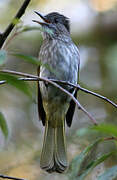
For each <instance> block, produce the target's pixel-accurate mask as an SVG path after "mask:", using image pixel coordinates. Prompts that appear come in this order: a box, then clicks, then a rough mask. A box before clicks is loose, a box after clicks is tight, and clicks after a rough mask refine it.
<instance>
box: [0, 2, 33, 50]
mask: <svg viewBox="0 0 117 180" xmlns="http://www.w3.org/2000/svg"><path fill="white" fill-rule="evenodd" d="M30 1H31V0H25V1H24V3H23V4H22V6H21V7H20V9H19V10H18V12H17V14H16V15H15V17H14V18H13V20H12V22H11V23H10V24H9V25H8V27H7V28H6V30H5V31H4V32H3V33H1V34H0V48H2V46H3V44H4V42H5V40H6V39H7V37H8V36H9V34H10V33H11V31H12V30H13V28H14V27H15V25H16V24H15V23H14V21H15V20H16V19H17V20H19V19H20V18H21V17H22V15H23V14H24V13H25V10H26V8H27V7H28V5H29V2H30Z"/></svg>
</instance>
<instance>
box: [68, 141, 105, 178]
mask: <svg viewBox="0 0 117 180" xmlns="http://www.w3.org/2000/svg"><path fill="white" fill-rule="evenodd" d="M102 141H103V139H98V140H96V141H95V142H94V143H93V144H90V145H89V146H87V147H86V148H85V149H84V150H83V151H82V152H81V153H80V154H79V155H78V156H76V157H75V158H74V159H73V160H72V162H71V164H70V166H69V170H68V172H67V174H68V176H69V177H70V179H73V180H75V179H77V176H78V174H79V176H80V174H82V173H83V171H84V170H85V168H86V167H87V166H88V165H89V162H91V161H92V159H91V157H92V156H95V152H96V148H97V145H98V144H99V143H100V142H102ZM87 163H88V164H87ZM79 176H78V177H79Z"/></svg>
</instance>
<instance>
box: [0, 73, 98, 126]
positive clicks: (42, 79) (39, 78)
mask: <svg viewBox="0 0 117 180" xmlns="http://www.w3.org/2000/svg"><path fill="white" fill-rule="evenodd" d="M0 72H4V73H10V74H13V75H19V76H24V77H28V78H37V79H38V81H46V82H48V83H50V84H52V85H53V86H55V87H57V88H59V89H60V90H61V91H63V92H64V93H66V94H67V95H68V96H70V97H71V98H72V99H73V101H74V102H75V103H76V105H77V106H78V108H79V109H81V110H82V111H83V112H84V113H85V114H86V115H87V116H88V117H89V118H90V119H91V121H92V122H93V123H94V124H95V125H97V124H98V123H97V122H96V120H95V119H94V118H93V117H92V115H91V114H90V113H89V112H87V111H86V110H85V108H84V107H83V106H82V105H81V104H80V103H79V101H78V100H77V99H76V98H75V97H74V96H73V95H72V94H71V93H70V92H69V91H67V90H66V89H64V88H63V87H61V86H60V85H58V84H56V83H55V82H53V81H51V80H50V79H47V78H44V77H38V76H35V75H31V74H27V73H22V72H16V71H10V70H0Z"/></svg>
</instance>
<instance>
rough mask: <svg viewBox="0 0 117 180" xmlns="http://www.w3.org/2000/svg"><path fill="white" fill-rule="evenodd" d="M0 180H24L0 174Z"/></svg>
mask: <svg viewBox="0 0 117 180" xmlns="http://www.w3.org/2000/svg"><path fill="white" fill-rule="evenodd" d="M0 178H3V179H13V180H24V179H21V178H16V177H11V176H6V175H3V174H0Z"/></svg>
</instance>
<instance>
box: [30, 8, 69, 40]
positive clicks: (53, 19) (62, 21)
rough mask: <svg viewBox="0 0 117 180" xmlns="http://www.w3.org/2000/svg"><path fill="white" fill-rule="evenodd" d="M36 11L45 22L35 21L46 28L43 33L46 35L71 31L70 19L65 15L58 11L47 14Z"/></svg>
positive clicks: (50, 35) (52, 35)
mask: <svg viewBox="0 0 117 180" xmlns="http://www.w3.org/2000/svg"><path fill="white" fill-rule="evenodd" d="M35 13H36V14H37V15H38V16H40V18H41V19H42V20H43V22H40V21H37V20H33V22H36V23H38V24H40V25H41V26H42V28H43V29H44V31H43V32H44V33H43V34H44V35H45V36H46V37H47V36H49V37H54V36H57V35H59V34H62V33H63V34H64V33H68V34H69V33H70V25H69V19H68V18H67V17H65V16H64V15H61V14H59V13H57V12H52V13H49V14H47V15H45V16H43V15H42V14H40V13H39V12H37V11H35Z"/></svg>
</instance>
